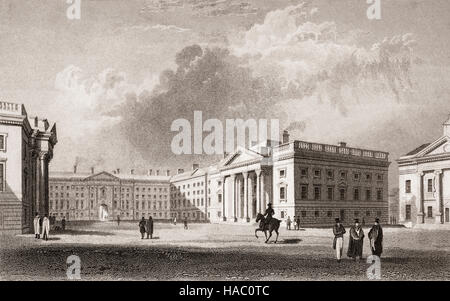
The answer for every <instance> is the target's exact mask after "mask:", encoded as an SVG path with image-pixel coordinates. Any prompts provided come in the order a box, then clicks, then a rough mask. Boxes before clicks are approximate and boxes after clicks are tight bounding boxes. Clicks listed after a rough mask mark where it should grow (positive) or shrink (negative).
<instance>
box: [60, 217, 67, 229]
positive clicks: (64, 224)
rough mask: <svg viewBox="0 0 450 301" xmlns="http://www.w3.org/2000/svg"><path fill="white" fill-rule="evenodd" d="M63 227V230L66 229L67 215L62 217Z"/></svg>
mask: <svg viewBox="0 0 450 301" xmlns="http://www.w3.org/2000/svg"><path fill="white" fill-rule="evenodd" d="M61 229H62V230H63V231H65V230H66V217H65V216H63V218H62V220H61Z"/></svg>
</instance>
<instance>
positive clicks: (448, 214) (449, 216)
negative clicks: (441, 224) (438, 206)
mask: <svg viewBox="0 0 450 301" xmlns="http://www.w3.org/2000/svg"><path fill="white" fill-rule="evenodd" d="M445 222H446V223H448V222H450V209H449V208H445Z"/></svg>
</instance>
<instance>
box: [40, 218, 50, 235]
mask: <svg viewBox="0 0 450 301" xmlns="http://www.w3.org/2000/svg"><path fill="white" fill-rule="evenodd" d="M49 232H50V219H49V218H48V215H47V214H46V215H45V216H44V219H43V220H42V239H45V240H48V233H49Z"/></svg>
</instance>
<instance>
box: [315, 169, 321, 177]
mask: <svg viewBox="0 0 450 301" xmlns="http://www.w3.org/2000/svg"><path fill="white" fill-rule="evenodd" d="M321 175H322V172H321V170H320V169H315V170H314V179H320V178H321Z"/></svg>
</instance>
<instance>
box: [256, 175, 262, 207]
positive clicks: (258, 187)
mask: <svg viewBox="0 0 450 301" xmlns="http://www.w3.org/2000/svg"><path fill="white" fill-rule="evenodd" d="M260 177H261V170H257V171H256V214H258V213H261V185H260V184H261V182H260Z"/></svg>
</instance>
